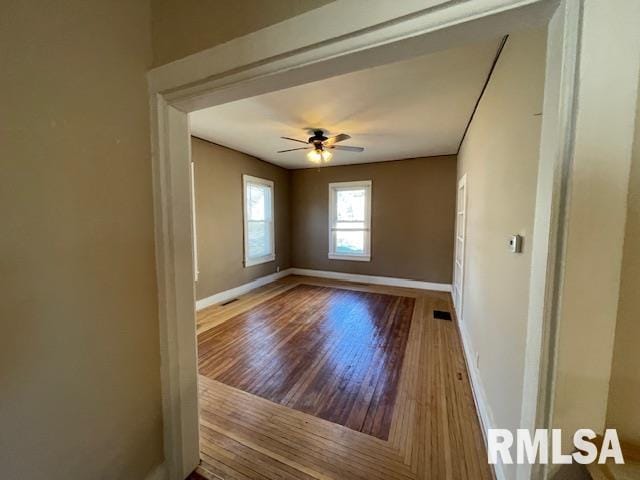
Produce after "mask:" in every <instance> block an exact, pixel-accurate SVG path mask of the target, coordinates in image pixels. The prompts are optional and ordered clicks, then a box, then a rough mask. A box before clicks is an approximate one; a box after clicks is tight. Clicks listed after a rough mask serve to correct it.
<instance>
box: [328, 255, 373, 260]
mask: <svg viewBox="0 0 640 480" xmlns="http://www.w3.org/2000/svg"><path fill="white" fill-rule="evenodd" d="M329 259H330V260H351V261H354V262H370V261H371V255H339V254H335V253H330V254H329Z"/></svg>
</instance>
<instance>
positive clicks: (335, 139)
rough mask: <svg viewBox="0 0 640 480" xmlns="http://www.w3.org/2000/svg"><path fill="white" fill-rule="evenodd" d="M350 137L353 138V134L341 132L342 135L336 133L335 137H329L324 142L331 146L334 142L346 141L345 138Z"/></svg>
mask: <svg viewBox="0 0 640 480" xmlns="http://www.w3.org/2000/svg"><path fill="white" fill-rule="evenodd" d="M350 138H351V135H347V134H346V133H341V134H340V135H336V136H335V137H331V138H329V139H328V140H327V141H325V142H324V144H325V145H326V146H327V147H329V146H331V145H333V144H334V143H338V142H344V141H345V140H349V139H350Z"/></svg>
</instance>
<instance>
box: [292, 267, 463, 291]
mask: <svg viewBox="0 0 640 480" xmlns="http://www.w3.org/2000/svg"><path fill="white" fill-rule="evenodd" d="M290 270H291V273H292V274H294V275H307V276H309V277H320V278H331V279H333V280H344V281H345V282H358V283H371V284H373V285H388V286H390V287H405V288H418V289H421V290H435V291H438V292H450V291H451V284H448V283H431V282H421V281H419V280H408V279H405V278H395V277H379V276H376V275H360V274H356V273H342V272H329V271H325V270H311V269H308V268H291V269H290Z"/></svg>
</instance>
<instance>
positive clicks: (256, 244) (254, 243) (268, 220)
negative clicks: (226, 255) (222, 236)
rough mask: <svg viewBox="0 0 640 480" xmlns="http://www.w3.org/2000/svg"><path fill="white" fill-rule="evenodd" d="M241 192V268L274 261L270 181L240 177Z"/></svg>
mask: <svg viewBox="0 0 640 480" xmlns="http://www.w3.org/2000/svg"><path fill="white" fill-rule="evenodd" d="M242 185H243V192H244V266H245V267H250V266H251V265H258V264H259V263H265V262H271V261H273V260H275V258H276V255H275V245H274V234H273V182H272V181H270V180H265V179H263V178H257V177H252V176H250V175H243V176H242Z"/></svg>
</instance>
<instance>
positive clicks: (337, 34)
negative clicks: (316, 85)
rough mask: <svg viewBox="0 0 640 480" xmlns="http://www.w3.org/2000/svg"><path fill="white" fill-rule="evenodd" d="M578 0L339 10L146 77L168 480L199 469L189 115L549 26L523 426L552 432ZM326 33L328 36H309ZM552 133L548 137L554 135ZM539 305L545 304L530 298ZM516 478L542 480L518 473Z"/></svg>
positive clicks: (327, 9)
mask: <svg viewBox="0 0 640 480" xmlns="http://www.w3.org/2000/svg"><path fill="white" fill-rule="evenodd" d="M581 3H582V2H581V1H580V0H557V1H553V0H466V1H455V2H452V1H446V0H407V1H406V2H388V1H386V0H370V2H369V3H368V8H367V9H362V4H361V2H360V0H336V1H334V2H332V3H330V4H328V5H325V6H323V7H320V8H318V9H316V10H312V11H310V12H307V13H305V14H302V15H299V16H297V17H294V18H291V19H289V20H286V21H284V22H281V23H279V24H277V25H273V26H271V27H267V28H265V29H263V30H260V31H258V32H254V33H251V34H249V35H246V36H244V37H241V38H238V39H235V40H233V41H230V42H228V43H225V44H223V45H220V46H217V47H214V48H211V49H209V50H205V51H203V52H200V53H197V54H194V55H191V56H189V57H186V58H184V59H181V60H178V61H176V62H173V63H171V64H168V65H165V66H162V67H158V68H156V69H153V70H151V71H150V72H149V74H148V84H149V92H150V109H151V141H152V165H153V185H154V214H155V241H156V268H157V283H158V296H159V300H158V301H159V320H160V349H161V380H162V399H163V419H164V451H165V469H166V477H167V478H169V479H170V480H179V479H183V478H185V477H186V475H187V474H188V473H189V472H191V471H192V470H193V469H194V468H195V467H196V466H197V465H198V463H199V439H198V429H199V425H198V392H197V352H196V332H195V291H194V284H193V278H194V272H195V263H194V248H193V229H192V218H193V215H194V213H193V208H192V202H191V198H192V184H191V181H190V160H191V159H190V136H189V120H188V113H189V112H191V111H195V110H198V109H201V108H206V107H210V106H214V105H218V104H222V103H226V102H229V101H233V100H238V99H241V98H247V97H251V96H255V95H259V94H262V93H266V92H270V91H275V90H280V89H283V88H288V87H291V86H294V85H300V84H304V83H308V82H311V81H316V80H321V79H324V78H328V77H332V76H335V75H339V74H343V73H348V72H350V71H355V70H359V69H363V68H367V67H372V66H376V65H382V64H387V63H390V62H393V61H399V60H403V59H406V58H410V57H413V56H416V55H423V54H427V53H430V52H435V51H438V50H443V49H446V48H452V47H456V46H460V45H463V44H465V43H469V42H471V41H481V40H484V39H490V38H498V37H500V36H502V35H504V34H506V33H509V32H511V31H514V30H519V29H524V28H530V27H535V26H543V25H548V28H549V33H548V52H547V71H546V73H545V98H544V107H545V115H544V117H543V119H542V122H543V135H542V139H541V156H540V166H539V178H538V187H537V191H538V197H539V198H541V199H543V201H542V202H538V203H537V205H536V224H535V232H534V235H533V238H532V249H533V255H532V275H531V285H530V288H531V296H532V299H530V303H531V305H530V308H529V318H528V338H527V352H526V357H527V363H526V371H525V379H526V385H525V389H526V390H528V391H529V392H530V393H531V396H529V397H524V398H525V401H524V403H523V408H522V426H523V428H524V427H527V428H534V427H535V426H540V427H544V426H545V425H547V421H548V417H547V416H545V415H542V414H541V412H546V411H548V409H549V408H550V407H549V402H550V400H549V396H548V395H546V392H547V391H548V390H549V389H550V388H552V381H553V375H552V374H549V372H550V371H551V370H552V368H551V367H552V366H553V362H552V357H553V351H551V350H550V349H549V347H548V346H549V345H553V342H551V341H549V339H552V338H553V336H554V335H555V333H554V332H555V330H554V329H553V328H552V325H554V324H555V322H554V315H556V314H557V309H556V308H555V306H556V303H557V300H558V299H557V295H556V293H555V286H556V285H558V279H560V278H561V275H562V259H563V251H562V248H561V247H562V244H563V242H562V241H561V238H563V236H564V231H565V224H566V218H565V217H564V216H563V215H561V212H562V211H563V210H564V203H565V201H566V198H567V189H568V185H569V183H570V177H571V169H570V168H569V166H570V164H571V156H572V145H573V135H574V129H573V125H574V117H575V110H576V109H575V104H574V91H575V89H576V84H577V78H576V58H577V52H578V46H579V38H580V36H579V26H580V22H581V15H580V12H581ZM309 25H322V26H323V28H309ZM545 132H546V133H545ZM534 297H535V298H534ZM521 467H522V468H520V469H519V472H518V478H522V479H525V478H527V479H528V478H543V475H544V472H542V471H537V470H533V471H532V469H531V467H530V466H526V465H525V466H521Z"/></svg>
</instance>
